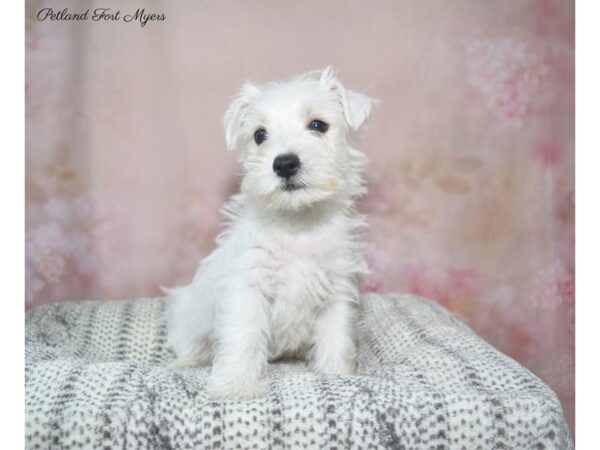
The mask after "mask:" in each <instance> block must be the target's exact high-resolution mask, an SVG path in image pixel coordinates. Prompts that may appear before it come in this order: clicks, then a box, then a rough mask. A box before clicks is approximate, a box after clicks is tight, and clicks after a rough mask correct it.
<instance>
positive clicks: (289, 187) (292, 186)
mask: <svg viewBox="0 0 600 450" xmlns="http://www.w3.org/2000/svg"><path fill="white" fill-rule="evenodd" d="M281 188H282V189H283V190H284V191H286V192H293V191H299V190H300V189H304V188H306V185H305V184H304V183H300V182H298V181H294V180H285V181H284V182H283V185H282V187H281Z"/></svg>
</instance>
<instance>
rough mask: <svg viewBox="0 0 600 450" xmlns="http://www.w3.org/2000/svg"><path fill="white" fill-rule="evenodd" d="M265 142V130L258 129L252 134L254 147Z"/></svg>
mask: <svg viewBox="0 0 600 450" xmlns="http://www.w3.org/2000/svg"><path fill="white" fill-rule="evenodd" d="M266 140H267V130H265V129H264V128H259V129H258V130H256V131H255V132H254V142H256V145H260V144H262V143H263V142H265V141H266Z"/></svg>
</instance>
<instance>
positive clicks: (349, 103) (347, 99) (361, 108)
mask: <svg viewBox="0 0 600 450" xmlns="http://www.w3.org/2000/svg"><path fill="white" fill-rule="evenodd" d="M320 81H321V84H323V85H326V86H328V87H329V88H330V89H331V90H332V91H334V92H336V93H337V95H338V96H339V99H340V103H341V104H342V108H343V110H344V117H345V118H346V122H347V123H348V126H350V128H352V129H353V130H358V129H359V128H360V127H361V125H362V124H364V123H365V122H366V121H367V119H368V118H369V115H370V114H371V110H372V109H373V107H374V106H375V105H377V104H378V103H379V100H377V99H375V98H371V97H368V96H366V95H364V94H359V93H358V92H355V91H351V90H350V89H346V88H344V86H343V85H342V83H341V82H340V81H339V80H338V79H337V78H336V77H335V74H334V72H333V69H332V68H331V66H328V67H326V68H325V69H323V71H322V72H321V80H320Z"/></svg>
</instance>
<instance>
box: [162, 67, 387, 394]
mask: <svg viewBox="0 0 600 450" xmlns="http://www.w3.org/2000/svg"><path fill="white" fill-rule="evenodd" d="M375 102H376V101H375V100H374V99H371V98H369V97H366V96H364V95H362V94H359V93H356V92H353V91H350V90H347V89H345V88H344V87H343V86H342V84H341V83H340V82H339V81H338V80H337V79H336V78H335V76H334V74H333V72H332V70H331V69H330V68H327V69H325V70H323V71H315V72H309V73H306V74H303V75H300V76H297V77H295V78H292V79H291V80H288V81H284V82H272V83H267V84H265V85H262V86H255V85H252V84H245V85H244V86H243V87H242V89H241V91H240V93H239V94H238V95H237V96H236V97H235V98H234V100H233V102H232V103H231V105H230V106H229V109H228V110H227V112H226V113H225V117H224V126H225V137H226V141H227V146H228V147H229V148H230V149H237V150H239V151H240V152H241V153H240V155H241V156H240V160H241V163H242V166H243V179H242V182H241V188H240V192H239V193H238V194H236V195H235V196H233V197H232V198H231V199H230V201H229V202H228V203H227V205H226V206H225V208H224V212H225V215H226V216H227V218H228V219H229V220H230V223H229V226H228V228H227V230H226V231H225V232H224V233H223V234H222V235H221V236H219V238H218V239H217V243H218V247H217V248H216V249H215V251H214V252H213V253H212V254H211V255H209V256H208V257H207V258H206V259H204V260H203V261H202V263H201V265H200V267H199V269H198V271H197V272H196V275H195V276H194V279H193V281H192V283H191V284H190V285H188V286H184V287H180V288H175V289H171V290H167V292H168V294H169V295H170V297H171V304H170V306H169V309H168V342H169V344H170V345H171V346H172V347H173V349H174V350H175V352H176V354H177V359H176V360H175V363H174V364H175V365H177V366H196V365H204V364H208V363H209V362H210V361H211V360H212V364H213V368H212V373H211V375H210V379H209V382H208V392H209V394H210V395H211V396H212V397H213V398H224V399H249V398H255V397H258V396H261V395H262V394H263V393H264V391H265V385H264V380H263V377H264V374H265V371H266V368H267V362H268V361H272V360H275V359H278V358H282V357H301V358H304V357H305V358H307V361H308V363H309V366H310V367H311V368H312V369H313V370H315V371H317V372H321V373H330V374H351V373H353V372H354V370H355V365H356V339H355V322H356V306H357V303H358V298H359V294H358V289H357V286H356V277H357V275H359V274H361V273H364V272H366V270H367V267H366V264H365V261H364V259H363V255H362V243H361V239H360V234H361V230H362V229H363V227H364V226H365V220H364V218H363V217H362V216H361V215H359V214H358V213H357V212H356V210H355V202H356V199H357V198H358V197H359V196H360V195H362V194H363V193H364V192H365V187H364V182H363V179H362V177H361V170H362V168H363V166H364V164H365V162H366V158H365V156H364V155H363V154H362V153H360V152H359V151H357V150H355V149H354V148H352V147H351V146H350V144H349V137H350V135H351V134H352V132H354V131H356V130H358V128H359V127H360V126H361V125H362V124H363V123H364V122H365V120H366V119H367V118H368V117H369V113H370V112H371V108H372V106H373V105H374V104H375Z"/></svg>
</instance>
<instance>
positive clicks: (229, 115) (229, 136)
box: [223, 83, 260, 150]
mask: <svg viewBox="0 0 600 450" xmlns="http://www.w3.org/2000/svg"><path fill="white" fill-rule="evenodd" d="M259 93H260V90H259V89H258V88H257V87H256V86H254V85H253V84H251V83H245V84H244V85H243V86H242V88H241V89H240V92H238V94H237V95H236V96H235V97H234V98H233V100H232V101H231V104H230V105H229V108H227V111H226V112H225V115H224V116H223V128H225V143H226V144H227V148H228V149H229V150H235V149H237V148H238V146H239V138H240V130H241V128H242V126H243V125H244V118H245V114H246V113H247V110H248V105H250V103H251V102H252V101H253V100H254V99H255V98H256V96H257V95H258V94H259Z"/></svg>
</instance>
